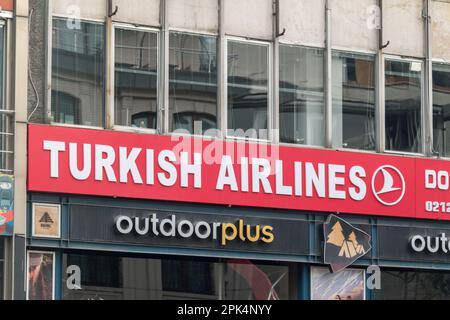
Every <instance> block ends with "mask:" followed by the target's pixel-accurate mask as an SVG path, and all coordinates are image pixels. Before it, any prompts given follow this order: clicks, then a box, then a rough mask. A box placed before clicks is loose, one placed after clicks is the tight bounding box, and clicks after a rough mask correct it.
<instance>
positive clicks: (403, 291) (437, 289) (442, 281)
mask: <svg viewBox="0 0 450 320" xmlns="http://www.w3.org/2000/svg"><path fill="white" fill-rule="evenodd" d="M381 283H383V285H382V286H381V290H374V294H375V300H449V299H450V290H449V288H450V274H448V273H445V272H426V271H395V270H392V271H388V270H383V271H382V272H381Z"/></svg>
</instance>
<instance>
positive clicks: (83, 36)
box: [52, 19, 105, 127]
mask: <svg viewBox="0 0 450 320" xmlns="http://www.w3.org/2000/svg"><path fill="white" fill-rule="evenodd" d="M104 34H105V28H104V25H103V24H100V23H93V22H80V23H79V26H78V24H72V23H70V22H69V20H66V19H53V50H52V59H53V62H52V66H53V69H52V117H53V121H54V122H58V123H66V124H76V125H85V126H97V127H103V126H104V78H105V77H104V74H105V61H104V60H105V59H104V57H105V43H104V42H105V39H104V38H105V36H104Z"/></svg>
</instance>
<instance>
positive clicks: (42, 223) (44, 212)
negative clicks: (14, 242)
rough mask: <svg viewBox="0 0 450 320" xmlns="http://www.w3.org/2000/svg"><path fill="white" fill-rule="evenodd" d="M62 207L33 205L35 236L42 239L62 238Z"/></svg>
mask: <svg viewBox="0 0 450 320" xmlns="http://www.w3.org/2000/svg"><path fill="white" fill-rule="evenodd" d="M60 223H61V206H59V205H50V204H34V205H33V236H34V237H42V238H60V237H61V234H60V233H61V225H60Z"/></svg>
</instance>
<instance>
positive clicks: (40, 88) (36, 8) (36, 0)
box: [28, 0, 47, 123]
mask: <svg viewBox="0 0 450 320" xmlns="http://www.w3.org/2000/svg"><path fill="white" fill-rule="evenodd" d="M29 5H30V10H33V15H32V16H31V22H30V28H31V30H34V32H31V33H30V38H29V52H30V53H31V54H30V57H29V59H30V75H31V77H32V79H33V82H34V84H35V87H36V91H37V93H36V92H35V91H34V89H33V87H32V86H31V85H29V86H28V114H29V115H31V113H32V112H33V110H35V111H34V113H33V114H32V117H31V119H30V122H33V123H43V122H44V121H45V111H46V110H45V105H44V104H45V95H46V90H45V74H46V67H45V66H46V57H45V51H46V47H47V43H46V36H45V35H46V34H47V29H46V23H45V19H46V5H45V1H42V0H30V3H29ZM38 98H39V105H38ZM36 106H38V108H37V109H36Z"/></svg>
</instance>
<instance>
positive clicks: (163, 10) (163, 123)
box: [158, 0, 170, 134]
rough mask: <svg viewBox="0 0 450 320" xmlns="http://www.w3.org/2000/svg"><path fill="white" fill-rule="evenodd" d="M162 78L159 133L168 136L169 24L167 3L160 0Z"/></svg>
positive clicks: (160, 64) (159, 98) (159, 90)
mask: <svg viewBox="0 0 450 320" xmlns="http://www.w3.org/2000/svg"><path fill="white" fill-rule="evenodd" d="M160 23H161V36H160V49H159V52H160V59H159V68H160V72H159V74H160V77H159V87H158V105H159V108H158V109H159V111H158V131H159V132H160V133H166V134H168V133H169V132H170V128H169V23H168V19H167V1H166V0H160Z"/></svg>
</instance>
